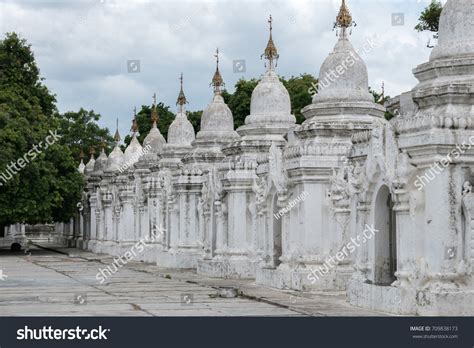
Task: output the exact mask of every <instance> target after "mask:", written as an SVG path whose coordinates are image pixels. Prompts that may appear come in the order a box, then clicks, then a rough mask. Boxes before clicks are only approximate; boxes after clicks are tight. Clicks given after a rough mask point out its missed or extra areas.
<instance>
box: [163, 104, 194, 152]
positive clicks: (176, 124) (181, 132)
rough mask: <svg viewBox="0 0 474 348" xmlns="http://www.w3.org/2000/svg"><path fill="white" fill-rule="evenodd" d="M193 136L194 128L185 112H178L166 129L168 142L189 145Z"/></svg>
mask: <svg viewBox="0 0 474 348" xmlns="http://www.w3.org/2000/svg"><path fill="white" fill-rule="evenodd" d="M194 138H195V135H194V128H193V125H192V124H191V122H189V120H188V117H187V116H186V113H185V112H178V114H177V115H176V118H175V119H174V121H173V123H171V125H170V127H169V129H168V144H170V145H184V146H189V145H191V143H192V142H193V141H194Z"/></svg>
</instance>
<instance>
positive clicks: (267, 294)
mask: <svg viewBox="0 0 474 348" xmlns="http://www.w3.org/2000/svg"><path fill="white" fill-rule="evenodd" d="M48 248H50V249H49V250H45V249H39V248H33V249H32V250H31V254H30V253H28V254H26V253H24V252H16V253H13V252H10V251H9V250H0V316H379V315H384V314H381V313H377V312H371V311H367V310H363V309H360V308H355V307H352V306H350V305H349V304H348V303H347V302H346V300H345V295H344V293H342V292H341V293H318V294H302V293H299V292H296V291H281V290H274V289H269V288H266V287H263V286H259V285H256V284H255V283H254V282H253V281H250V280H224V279H213V278H208V277H204V276H201V275H197V274H196V272H195V271H192V270H176V269H164V268H160V267H157V266H154V265H151V264H145V263H141V262H130V263H128V264H127V265H126V266H123V267H122V268H119V269H118V271H117V272H116V273H115V274H113V275H112V276H111V277H110V278H109V279H107V281H106V282H104V284H100V282H99V281H98V280H97V279H96V274H97V272H98V271H99V269H101V268H102V269H104V268H106V267H107V266H109V265H111V264H112V262H113V259H112V257H111V256H109V255H102V254H100V255H98V254H93V253H89V252H85V251H81V250H78V249H62V248H60V247H52V246H48ZM2 275H3V276H2ZM2 279H3V280H2ZM222 287H232V288H236V289H238V294H239V295H238V296H237V297H234V298H223V297H220V296H219V295H218V289H219V288H222Z"/></svg>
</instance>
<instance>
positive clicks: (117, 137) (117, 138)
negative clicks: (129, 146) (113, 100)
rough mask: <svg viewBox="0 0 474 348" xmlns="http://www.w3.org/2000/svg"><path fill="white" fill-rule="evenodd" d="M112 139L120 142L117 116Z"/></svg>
mask: <svg viewBox="0 0 474 348" xmlns="http://www.w3.org/2000/svg"><path fill="white" fill-rule="evenodd" d="M114 140H115V142H116V143H117V144H118V143H119V142H120V140H121V139H120V133H119V129H118V118H117V127H116V128H115V135H114Z"/></svg>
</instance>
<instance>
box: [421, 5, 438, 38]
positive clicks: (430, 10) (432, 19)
mask: <svg viewBox="0 0 474 348" xmlns="http://www.w3.org/2000/svg"><path fill="white" fill-rule="evenodd" d="M442 9H443V5H442V4H441V2H440V1H439V0H432V1H431V4H430V5H429V6H428V7H427V8H425V10H424V11H423V12H422V13H421V15H420V18H419V23H418V24H417V25H416V27H415V30H417V31H419V32H421V31H431V32H433V33H436V35H437V33H438V30H439V18H440V17H441V10H442ZM436 35H435V36H436Z"/></svg>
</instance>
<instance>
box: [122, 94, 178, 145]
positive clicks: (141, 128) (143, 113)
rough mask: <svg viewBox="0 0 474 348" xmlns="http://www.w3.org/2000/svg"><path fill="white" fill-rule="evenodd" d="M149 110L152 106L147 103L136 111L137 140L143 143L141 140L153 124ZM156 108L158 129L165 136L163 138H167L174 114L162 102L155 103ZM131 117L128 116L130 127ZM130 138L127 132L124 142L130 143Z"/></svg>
mask: <svg viewBox="0 0 474 348" xmlns="http://www.w3.org/2000/svg"><path fill="white" fill-rule="evenodd" d="M151 110H152V106H148V105H142V108H141V110H140V111H139V112H138V113H137V123H138V133H139V136H138V140H139V141H140V143H142V144H143V140H145V138H146V136H147V135H148V133H149V132H150V130H151V127H152V125H153V123H152V121H151ZM156 110H157V111H158V116H159V118H158V123H157V127H158V129H159V130H160V132H161V134H163V136H164V137H165V139H167V138H168V128H169V126H170V124H171V123H172V122H173V120H174V118H175V115H174V114H173V113H172V112H171V111H170V107H169V106H165V105H164V104H163V103H158V104H157V105H156ZM132 119H133V116H132V117H130V127H131V125H132ZM131 140H132V137H131V135H130V134H128V135H127V136H126V137H125V140H124V142H125V144H126V145H128V144H130V141H131Z"/></svg>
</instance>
